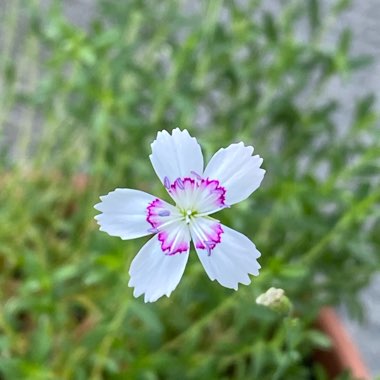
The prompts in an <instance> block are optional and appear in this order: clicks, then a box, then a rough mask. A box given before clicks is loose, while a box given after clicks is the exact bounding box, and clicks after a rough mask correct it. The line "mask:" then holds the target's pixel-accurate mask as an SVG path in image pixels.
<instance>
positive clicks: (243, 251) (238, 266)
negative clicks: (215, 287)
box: [196, 225, 260, 290]
mask: <svg viewBox="0 0 380 380" xmlns="http://www.w3.org/2000/svg"><path fill="white" fill-rule="evenodd" d="M222 229H223V231H224V232H223V233H222V234H221V242H220V243H218V244H216V246H215V247H214V248H213V249H212V251H211V254H208V252H207V250H206V249H200V248H196V250H197V253H198V257H199V259H200V260H201V262H202V264H203V267H204V268H205V270H206V273H207V275H208V276H209V277H210V279H211V280H212V281H214V280H217V281H218V282H219V283H220V284H221V285H223V286H225V287H226V288H230V289H235V290H237V288H238V284H239V283H242V284H244V285H248V284H249V283H250V282H251V279H250V278H249V276H248V274H253V275H254V276H258V274H259V269H260V264H259V263H258V262H257V258H258V257H260V252H259V251H258V250H257V249H256V246H255V245H254V244H253V243H252V242H251V241H250V240H249V239H248V238H247V237H246V236H245V235H243V234H241V233H240V232H237V231H235V230H233V229H231V228H228V227H227V226H224V225H222Z"/></svg>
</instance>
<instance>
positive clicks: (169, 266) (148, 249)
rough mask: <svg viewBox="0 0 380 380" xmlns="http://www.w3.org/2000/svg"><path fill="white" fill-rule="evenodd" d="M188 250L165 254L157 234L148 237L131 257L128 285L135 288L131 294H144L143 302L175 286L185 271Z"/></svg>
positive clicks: (154, 298) (157, 296)
mask: <svg viewBox="0 0 380 380" xmlns="http://www.w3.org/2000/svg"><path fill="white" fill-rule="evenodd" d="M188 257H189V251H186V252H182V253H177V254H175V255H166V254H165V253H164V252H163V251H162V249H161V242H160V241H159V240H158V238H157V236H154V237H153V238H152V239H150V240H149V241H148V242H147V243H146V244H145V245H144V246H143V247H142V248H141V250H140V251H139V253H138V254H137V255H136V257H135V258H134V259H133V261H132V264H131V268H130V269H129V274H130V276H131V279H130V281H129V284H128V286H130V287H133V288H135V289H134V291H133V295H134V296H135V297H139V296H140V295H141V294H145V297H144V301H145V302H154V301H156V300H157V299H158V298H160V297H162V296H163V295H165V294H166V296H167V297H169V296H170V294H171V292H172V291H173V290H174V289H175V288H176V287H177V285H178V283H179V281H180V280H181V277H182V275H183V272H184V271H185V267H186V263H187V259H188Z"/></svg>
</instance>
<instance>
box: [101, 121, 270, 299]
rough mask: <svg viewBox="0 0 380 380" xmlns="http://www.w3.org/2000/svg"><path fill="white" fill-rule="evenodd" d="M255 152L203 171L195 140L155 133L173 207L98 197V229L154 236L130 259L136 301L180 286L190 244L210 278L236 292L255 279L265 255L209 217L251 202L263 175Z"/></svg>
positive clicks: (146, 197)
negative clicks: (248, 198)
mask: <svg viewBox="0 0 380 380" xmlns="http://www.w3.org/2000/svg"><path fill="white" fill-rule="evenodd" d="M252 152H253V147H251V146H247V147H246V146H244V144H243V143H238V144H232V145H230V146H229V147H228V148H225V149H224V148H222V149H220V150H219V151H218V152H216V153H215V154H214V156H213V157H212V158H211V161H210V162H209V163H208V165H207V166H206V169H204V167H203V155H202V151H201V148H200V146H199V144H198V142H197V140H196V139H195V138H193V137H191V136H190V135H189V133H188V131H187V130H183V131H181V130H179V129H178V128H177V129H175V130H173V131H172V134H169V133H168V132H167V131H162V132H158V134H157V138H156V140H155V141H154V142H153V144H152V154H151V155H150V160H151V162H152V165H153V168H154V170H155V171H156V173H157V175H158V177H159V178H160V180H161V182H162V183H163V185H164V186H165V188H166V189H167V192H168V193H169V195H170V196H171V198H172V199H173V200H174V202H175V206H173V205H171V204H169V203H167V202H165V201H163V200H162V199H159V198H157V197H155V196H153V195H150V194H147V193H145V192H142V191H138V190H133V189H116V190H114V191H112V192H110V193H109V194H108V195H105V196H102V197H100V199H101V203H98V204H97V205H95V208H96V209H97V210H99V211H101V212H102V214H100V215H97V216H96V217H95V219H96V220H97V222H98V224H99V225H100V230H101V231H105V232H107V233H108V234H109V235H111V236H119V237H121V238H122V239H134V238H138V237H141V236H145V235H149V234H154V236H153V237H152V238H151V239H150V240H149V241H148V242H147V243H146V244H145V245H144V246H143V247H142V248H141V250H140V251H139V253H138V254H137V256H136V257H135V258H134V259H133V261H132V264H131V268H130V270H129V274H130V276H131V279H130V281H129V286H131V287H134V293H133V294H134V296H135V297H139V296H140V295H142V294H145V297H144V300H145V302H154V301H156V300H157V299H158V298H160V297H162V296H163V295H165V294H166V296H167V297H169V296H170V294H171V292H172V291H173V290H174V289H175V287H176V286H177V285H178V283H179V281H180V279H181V277H182V275H183V272H184V270H185V266H186V263H187V259H188V257H189V251H190V241H191V240H192V241H193V244H194V247H195V250H196V251H197V254H198V257H199V259H200V260H201V262H202V264H203V267H204V269H205V270H206V273H207V275H208V276H209V278H210V279H211V280H212V281H214V280H217V281H218V282H219V283H220V284H221V285H223V286H225V287H227V288H231V289H235V290H237V288H238V284H239V283H242V284H245V285H248V284H249V283H250V282H251V280H250V278H249V276H248V274H252V275H255V276H257V275H258V274H259V269H260V265H259V263H258V262H257V258H258V257H259V256H260V252H259V251H258V250H257V249H256V247H255V245H254V244H253V243H252V242H251V241H250V240H249V239H248V238H247V237H246V236H244V235H243V234H241V233H240V232H237V231H235V230H232V229H230V228H228V227H227V226H225V225H223V224H221V223H220V222H219V221H218V220H217V219H214V218H212V217H211V216H210V215H211V214H213V213H215V212H217V211H220V210H222V209H224V208H226V207H229V206H231V205H233V204H235V203H238V202H240V201H243V200H244V199H246V198H247V197H248V196H249V195H250V194H251V193H252V192H253V191H255V190H256V189H257V188H258V187H259V186H260V183H261V181H262V179H263V177H264V173H265V171H264V170H263V169H261V168H260V165H261V163H262V162H263V160H262V158H260V157H259V156H258V155H256V156H252Z"/></svg>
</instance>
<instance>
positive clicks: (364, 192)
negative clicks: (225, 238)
mask: <svg viewBox="0 0 380 380" xmlns="http://www.w3.org/2000/svg"><path fill="white" fill-rule="evenodd" d="M262 3H264V2H261V1H259V0H251V1H244V2H243V1H242V2H233V1H231V2H222V1H217V0H212V1H209V2H202V1H198V2H182V1H176V0H169V1H165V2H164V1H162V2H157V1H153V0H144V1H132V0H131V1H112V2H111V1H105V0H104V1H100V2H99V4H98V6H97V8H96V10H95V12H94V14H95V16H94V18H93V19H92V20H91V22H90V23H89V25H87V26H86V27H81V26H77V25H75V24H73V23H71V22H69V21H68V20H67V18H65V17H64V16H63V13H62V10H61V9H60V7H59V5H57V4H56V5H54V6H53V7H52V8H49V9H42V8H41V7H38V6H35V5H33V4H34V2H30V3H28V5H25V3H24V2H22V1H14V2H10V3H9V4H10V5H9V7H8V8H9V9H8V13H7V22H6V23H4V24H3V25H4V31H5V30H6V31H7V33H4V36H5V37H4V39H3V41H2V45H1V49H2V51H3V53H4V54H2V56H1V62H0V70H1V78H2V87H3V88H4V90H5V91H3V92H2V93H1V94H0V96H1V99H0V100H1V102H0V104H1V106H0V123H1V124H0V125H1V140H0V145H1V150H2V154H1V155H0V160H1V171H2V176H1V180H0V184H1V192H0V202H1V205H2V206H1V208H0V225H1V229H0V268H1V277H0V295H1V308H2V310H1V314H0V374H1V375H0V377H1V378H3V379H6V380H8V379H11V380H15V379H36V380H40V379H41V380H45V379H60V380H61V379H73V380H82V379H86V380H87V379H91V380H99V379H112V380H119V379H147V380H148V379H149V380H150V379H152V380H155V379H231V378H232V379H262V380H265V379H268V380H269V379H270V380H272V379H292V380H297V379H313V378H315V379H326V378H327V377H326V374H325V372H324V370H323V369H322V367H320V366H319V365H314V364H311V362H310V357H311V356H310V354H311V352H312V350H313V349H315V348H317V347H320V348H326V347H327V346H328V344H329V342H328V340H327V339H326V337H325V336H323V335H321V333H319V332H317V331H315V330H314V328H313V320H314V319H315V316H316V314H317V311H318V310H319V309H320V307H322V306H324V305H330V304H332V305H334V304H338V303H340V302H344V303H345V304H346V305H347V306H348V307H349V308H350V309H351V310H352V312H353V313H354V314H355V315H357V316H360V315H361V311H360V310H361V309H360V305H359V304H358V301H357V295H358V292H359V291H360V290H361V289H363V287H364V286H366V285H367V283H368V282H369V280H370V277H371V274H373V273H374V272H375V271H377V270H378V269H379V254H378V252H379V244H380V234H379V233H378V231H379V228H380V225H379V223H380V222H379V221H380V218H379V215H380V207H379V200H380V188H379V164H380V162H379V151H380V133H379V127H378V119H377V115H376V114H375V113H374V110H373V105H374V97H373V96H372V95H368V96H365V97H364V98H362V99H357V102H356V105H355V107H353V109H352V110H351V114H350V115H349V117H347V120H348V121H347V123H346V124H344V125H343V124H339V125H338V124H337V118H336V115H337V113H338V112H342V111H341V110H342V106H344V105H342V104H341V103H340V100H339V99H332V98H331V97H330V96H329V95H328V91H327V90H328V86H329V84H330V83H331V81H332V80H336V79H337V78H346V79H347V78H349V77H350V75H351V74H352V73H353V72H354V70H356V69H358V68H359V67H362V66H363V64H364V63H366V62H367V59H365V58H363V57H352V56H351V53H350V42H351V37H352V36H351V32H350V31H349V30H344V31H343V32H342V33H341V35H340V37H339V38H338V40H337V44H336V46H335V47H332V48H331V47H330V48H329V47H326V46H325V45H324V43H323V41H324V37H325V36H326V33H327V32H328V30H329V27H330V26H331V25H333V24H334V23H333V22H332V23H331V21H333V19H334V17H336V16H338V15H339V14H340V12H342V11H343V9H344V8H345V7H346V5H347V4H348V3H349V1H342V0H340V1H337V2H336V3H335V4H333V5H332V6H331V8H329V9H327V10H326V9H324V8H322V7H321V5H320V4H319V2H318V1H317V0H310V1H302V0H297V1H291V2H282V1H281V2H280V1H279V2H278V4H276V7H275V9H273V10H268V9H267V7H264V4H262ZM21 5H23V6H25V7H26V10H27V12H26V11H25V12H22V13H20V11H21ZM190 5H192V6H190ZM24 10H25V9H24ZM324 12H326V14H328V15H329V17H325V16H326V15H325V14H324ZM327 20H329V22H327ZM20 24H23V32H19V33H20V35H19V36H18V37H17V41H18V46H19V48H18V49H16V50H17V51H13V50H12V46H13V44H14V43H15V41H16V37H15V34H14V30H16V28H17V27H18V26H20ZM300 31H302V32H303V33H302V36H300ZM10 58H12V59H10ZM13 58H14V59H13ZM16 58H17V59H16ZM20 84H23V85H20ZM344 110H345V112H346V110H347V107H345V108H344ZM177 126H180V127H181V128H187V129H188V130H189V131H190V132H191V133H192V134H193V135H195V136H196V137H197V138H198V139H199V140H200V141H201V143H202V146H203V151H204V154H205V156H206V157H207V158H209V157H210V156H211V155H212V154H213V152H215V151H216V150H217V149H219V147H221V146H227V145H229V144H230V143H232V142H236V141H240V140H242V141H244V142H245V143H246V144H253V145H254V146H255V148H256V151H257V152H258V153H259V154H260V155H261V156H262V157H264V168H265V169H266V170H267V174H266V177H265V180H264V183H263V185H262V187H261V188H260V189H259V190H258V191H257V192H256V193H255V194H254V195H253V196H252V197H251V198H250V199H249V200H247V201H245V202H244V203H242V204H240V205H237V206H235V207H233V209H232V210H229V211H228V213H225V214H224V213H221V215H220V218H221V219H222V220H223V222H225V223H227V224H228V225H230V226H231V227H233V228H236V229H238V230H241V231H242V232H244V233H245V234H246V235H247V236H249V237H250V238H251V239H252V240H253V241H254V242H255V243H256V245H257V246H258V248H259V250H260V251H261V252H262V258H261V259H260V263H261V265H262V271H261V274H260V276H259V277H258V278H255V279H254V280H253V282H252V284H251V285H250V286H247V287H244V286H242V287H241V288H240V289H239V291H238V292H234V291H229V290H227V289H224V288H222V287H221V286H219V285H218V284H216V283H215V282H210V281H209V280H208V279H207V276H206V274H205V273H204V271H203V269H202V268H201V264H200V263H199V262H198V261H197V259H196V258H195V257H194V256H195V255H191V258H190V262H189V265H188V268H187V270H186V273H185V275H184V278H183V280H182V282H181V283H180V285H179V286H178V288H177V289H176V291H175V292H174V293H173V295H172V296H171V297H170V299H166V298H165V299H161V300H159V301H158V302H156V303H155V304H147V305H146V304H144V303H143V301H142V300H141V299H134V298H133V297H132V292H131V289H130V288H128V286H127V283H128V268H129V264H130V262H131V260H132V258H133V256H134V255H135V254H136V252H137V251H138V249H139V247H140V246H141V245H142V244H143V241H137V242H136V241H128V242H125V241H124V242H123V241H121V240H119V239H117V238H112V237H109V236H108V235H106V234H104V233H101V232H99V231H98V229H97V226H96V224H95V222H94V220H93V217H94V215H95V210H94V209H93V205H94V204H95V203H97V200H98V196H99V195H101V194H105V193H107V192H108V191H110V190H113V189H114V188H115V187H130V188H139V189H141V190H146V191H148V192H151V193H154V194H158V195H159V194H161V195H162V196H164V194H163V190H162V189H160V186H159V181H158V180H157V179H156V178H155V175H154V173H153V169H152V168H151V167H150V163H149V160H148V154H149V151H150V146H149V144H150V143H151V142H152V141H153V139H154V138H155V135H156V132H157V131H158V130H161V129H168V130H170V129H172V128H175V127H177ZM14 135H17V138H15V137H12V136H14ZM15 158H16V159H15ZM270 286H275V287H281V288H283V289H285V290H286V293H287V295H288V296H289V298H290V299H291V301H292V302H293V304H294V307H295V315H297V316H298V317H297V318H290V317H289V318H288V317H287V318H283V317H281V316H278V315H276V314H275V313H274V312H272V311H270V310H268V309H266V308H264V307H262V306H259V305H256V304H255V299H256V297H257V296H258V295H259V294H260V293H262V292H263V291H265V290H266V289H268V288H269V287H270ZM341 378H342V379H343V378H344V379H347V378H349V376H348V375H345V374H342V377H341Z"/></svg>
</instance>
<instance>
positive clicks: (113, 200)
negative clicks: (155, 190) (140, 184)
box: [94, 189, 173, 240]
mask: <svg viewBox="0 0 380 380" xmlns="http://www.w3.org/2000/svg"><path fill="white" fill-rule="evenodd" d="M100 199H101V202H100V203H98V204H97V205H95V206H94V207H95V209H97V210H99V211H101V212H102V214H99V215H96V216H95V219H96V220H97V222H98V224H99V225H100V231H105V232H107V233H108V234H109V235H111V236H119V237H121V238H122V239H123V240H126V239H135V238H138V237H141V236H146V235H149V234H151V233H152V232H150V231H149V230H150V229H151V228H152V225H151V224H150V223H149V222H148V221H147V207H148V205H149V204H150V203H151V202H153V201H154V200H155V199H157V198H156V197H154V196H153V195H150V194H147V193H144V192H143V191H139V190H133V189H116V190H114V191H111V192H110V193H108V194H107V195H104V196H102V197H100ZM161 202H162V204H166V205H167V207H168V208H169V207H173V206H171V205H169V204H168V203H166V202H164V201H161Z"/></svg>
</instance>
